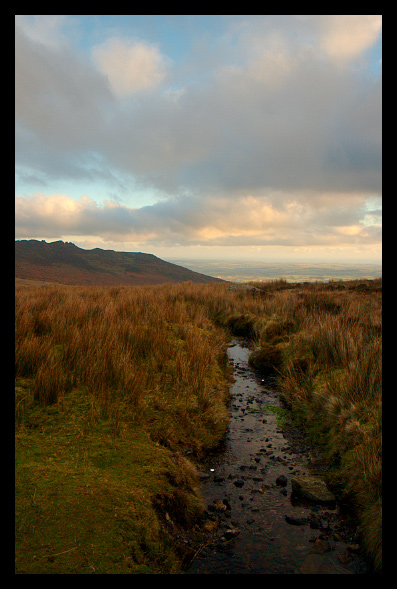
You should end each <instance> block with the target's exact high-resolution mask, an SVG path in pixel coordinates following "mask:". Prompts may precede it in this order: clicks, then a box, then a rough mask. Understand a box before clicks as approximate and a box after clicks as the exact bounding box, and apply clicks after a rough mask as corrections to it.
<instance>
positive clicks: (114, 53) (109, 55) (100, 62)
mask: <svg viewBox="0 0 397 589" xmlns="http://www.w3.org/2000/svg"><path fill="white" fill-rule="evenodd" d="M92 55H93V58H94V61H95V63H96V65H97V67H98V68H99V70H100V71H101V72H102V73H103V74H104V75H105V76H106V77H107V78H108V80H109V82H110V85H111V87H112V90H113V91H114V92H115V94H116V95H117V96H119V97H121V98H123V97H125V96H128V95H129V94H133V93H134V92H139V91H141V90H149V89H153V88H155V87H156V86H158V85H159V84H160V83H161V82H162V80H163V79H164V77H165V73H166V67H165V59H164V57H163V56H162V55H161V53H160V51H159V50H158V49H157V47H154V46H151V45H148V44H147V43H143V42H138V43H135V42H131V41H129V40H128V39H118V38H112V39H107V40H106V41H105V42H104V43H102V44H101V45H96V46H95V47H93V49H92Z"/></svg>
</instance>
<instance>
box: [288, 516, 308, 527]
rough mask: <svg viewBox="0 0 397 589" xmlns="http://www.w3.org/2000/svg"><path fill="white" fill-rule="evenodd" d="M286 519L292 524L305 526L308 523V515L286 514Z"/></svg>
mask: <svg viewBox="0 0 397 589" xmlns="http://www.w3.org/2000/svg"><path fill="white" fill-rule="evenodd" d="M285 521H286V522H287V524H290V525H292V526H304V525H306V523H307V518H306V517H295V516H293V515H291V516H290V515H286V516H285Z"/></svg>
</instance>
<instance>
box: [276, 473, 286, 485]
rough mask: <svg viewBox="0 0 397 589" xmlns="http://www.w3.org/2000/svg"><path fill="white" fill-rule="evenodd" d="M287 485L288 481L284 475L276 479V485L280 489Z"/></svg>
mask: <svg viewBox="0 0 397 589" xmlns="http://www.w3.org/2000/svg"><path fill="white" fill-rule="evenodd" d="M287 483H288V479H287V477H286V476H285V475H284V474H282V475H280V476H279V477H277V478H276V485H278V486H279V487H285V486H286V484H287Z"/></svg>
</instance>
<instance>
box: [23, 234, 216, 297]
mask: <svg viewBox="0 0 397 589" xmlns="http://www.w3.org/2000/svg"><path fill="white" fill-rule="evenodd" d="M15 278H16V279H22V280H29V281H43V282H52V283H59V284H69V285H75V286H77V285H91V286H134V285H137V286H138V285H150V284H164V283H167V282H176V283H178V282H189V281H190V282H197V283H203V284H206V283H210V282H224V281H223V280H222V279H220V278H215V277H213V276H207V275H206V274H200V273H199V272H194V271H193V270H188V269H187V268H184V267H183V266H178V265H177V264H173V263H171V262H166V261H164V260H162V259H161V258H158V257H157V256H155V255H154V254H145V253H142V252H116V251H114V250H103V249H101V248H94V249H92V250H84V249H82V248H79V247H78V246H77V245H75V244H74V243H71V242H63V241H54V242H50V243H47V242H46V241H43V240H42V241H38V240H36V239H30V240H16V241H15Z"/></svg>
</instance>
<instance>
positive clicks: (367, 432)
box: [15, 280, 382, 568]
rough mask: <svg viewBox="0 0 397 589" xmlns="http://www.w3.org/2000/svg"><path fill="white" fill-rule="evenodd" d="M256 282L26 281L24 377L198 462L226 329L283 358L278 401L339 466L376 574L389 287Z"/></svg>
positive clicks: (37, 396)
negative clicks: (73, 396) (241, 287)
mask: <svg viewBox="0 0 397 589" xmlns="http://www.w3.org/2000/svg"><path fill="white" fill-rule="evenodd" d="M255 286H257V287H258V288H260V289H261V291H262V294H261V296H256V297H255V296H252V294H250V293H247V292H244V291H230V290H228V287H227V285H225V284H209V285H199V284H192V283H185V284H182V285H172V284H168V285H160V286H147V287H63V286H52V287H19V288H17V289H16V311H15V319H16V340H15V343H16V354H15V360H16V376H17V377H18V378H25V379H26V378H29V379H31V382H32V396H33V398H34V400H35V401H36V402H39V403H42V404H48V403H62V399H63V398H64V396H65V395H67V393H68V390H70V389H71V388H78V389H79V390H81V392H82V394H84V395H86V396H87V398H88V399H89V401H90V404H91V407H92V411H91V417H92V419H97V418H98V416H102V417H106V418H109V419H110V420H113V422H114V426H115V429H116V430H118V429H120V427H121V425H120V424H121V421H124V422H125V420H126V419H127V420H128V419H129V420H131V422H133V421H138V422H139V423H141V424H142V423H143V424H145V426H146V427H147V429H148V431H149V432H150V435H151V436H152V437H153V438H154V439H155V440H157V441H159V442H160V443H162V444H164V445H166V446H168V447H170V448H172V449H178V448H179V449H180V448H183V449H184V451H185V452H190V453H191V454H192V455H193V456H198V457H200V456H202V455H203V454H204V453H205V452H206V451H207V450H208V449H209V448H211V447H213V446H214V445H216V444H217V443H218V442H219V441H220V440H221V439H222V436H223V434H224V432H225V430H226V427H227V423H228V411H227V399H228V369H227V362H226V354H225V350H226V345H227V342H228V339H229V338H230V332H233V333H236V334H241V335H244V334H245V335H248V336H249V337H250V338H251V339H252V340H253V342H254V344H255V346H256V347H257V349H258V350H261V352H262V355H261V354H259V355H258V356H257V358H258V359H259V360H258V361H259V368H260V362H264V363H265V364H266V357H271V358H273V360H272V361H273V363H274V362H275V361H276V360H275V359H277V367H276V368H277V373H278V382H279V386H280V390H281V392H282V395H283V398H284V400H285V402H286V403H287V404H288V405H289V406H290V407H291V408H292V411H293V413H294V415H295V416H296V417H297V418H298V419H299V420H300V422H301V423H302V424H303V425H304V426H305V427H306V428H308V430H309V431H310V432H311V433H312V434H313V435H315V437H316V440H317V441H318V442H320V443H321V444H322V446H323V449H324V452H325V454H326V455H327V457H328V459H329V460H330V462H331V463H332V464H333V465H334V466H335V467H337V469H338V473H339V478H340V479H341V481H342V482H343V486H344V488H345V490H346V493H348V494H349V496H350V497H351V498H352V499H353V500H354V502H355V503H356V506H357V510H358V513H359V514H360V517H361V523H362V532H363V535H364V540H365V542H366V547H367V550H368V552H369V553H370V554H371V555H372V557H373V559H374V561H375V564H376V566H377V567H378V568H380V567H381V559H382V556H381V555H382V550H381V548H382V545H381V528H382V525H381V523H382V515H381V507H382V496H381V493H382V469H381V454H382V450H381V448H382V446H381V432H382V425H381V423H382V422H381V408H382V397H381V389H382V356H381V354H382V318H381V313H382V304H381V303H382V301H381V281H369V282H363V281H361V282H350V283H334V284H333V283H330V284H328V285H323V284H321V283H314V284H306V285H291V284H288V283H286V282H285V281H282V280H281V281H274V282H269V283H257V284H255ZM18 407H19V413H18V415H20V414H21V411H22V409H21V408H22V405H21V404H20V403H19V404H18ZM121 416H122V418H123V419H121Z"/></svg>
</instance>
